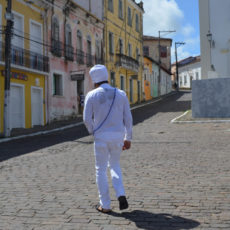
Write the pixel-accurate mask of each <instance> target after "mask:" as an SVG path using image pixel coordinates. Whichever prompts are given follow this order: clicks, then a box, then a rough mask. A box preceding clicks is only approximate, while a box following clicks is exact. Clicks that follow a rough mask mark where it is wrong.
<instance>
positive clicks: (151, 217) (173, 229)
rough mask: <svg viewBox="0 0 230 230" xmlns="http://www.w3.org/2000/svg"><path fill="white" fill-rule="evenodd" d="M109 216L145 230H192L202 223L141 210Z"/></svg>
mask: <svg viewBox="0 0 230 230" xmlns="http://www.w3.org/2000/svg"><path fill="white" fill-rule="evenodd" d="M109 215H111V216H114V217H120V218H121V217H122V218H125V219H127V220H130V221H132V222H134V223H135V224H136V226H137V227H138V228H141V229H145V230H158V229H167V230H180V229H192V228H195V227H197V226H199V225H200V223H199V222H197V221H195V220H191V219H186V218H183V217H180V216H174V215H171V214H167V213H159V214H154V213H150V212H147V211H141V210H134V211H131V212H123V213H115V212H111V213H110V214H109Z"/></svg>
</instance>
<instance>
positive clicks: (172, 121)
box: [170, 110, 230, 124]
mask: <svg viewBox="0 0 230 230" xmlns="http://www.w3.org/2000/svg"><path fill="white" fill-rule="evenodd" d="M188 112H189V110H187V111H186V112H184V113H183V114H182V115H180V116H178V117H176V118H174V119H172V120H171V121H170V123H174V124H186V123H187V124H191V123H197V124H201V123H230V120H196V121H195V120H194V121H178V119H180V118H181V117H183V116H185V115H186V114H187V113H188Z"/></svg>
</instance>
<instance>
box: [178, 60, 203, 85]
mask: <svg viewBox="0 0 230 230" xmlns="http://www.w3.org/2000/svg"><path fill="white" fill-rule="evenodd" d="M178 72H179V87H180V88H187V89H191V87H192V80H200V79H201V63H200V62H196V63H193V64H190V65H186V66H182V67H179V69H178ZM197 74H198V77H197Z"/></svg>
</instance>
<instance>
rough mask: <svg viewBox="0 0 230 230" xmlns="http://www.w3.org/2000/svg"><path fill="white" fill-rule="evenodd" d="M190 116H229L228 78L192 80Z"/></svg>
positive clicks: (229, 93) (229, 80) (229, 91)
mask: <svg viewBox="0 0 230 230" xmlns="http://www.w3.org/2000/svg"><path fill="white" fill-rule="evenodd" d="M192 116H193V117H194V118H198V117H200V118H201V117H209V118H221V117H223V118H226V117H228V118H229V117H230V78H216V79H203V80H199V81H192Z"/></svg>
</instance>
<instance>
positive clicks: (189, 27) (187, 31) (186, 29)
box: [182, 24, 195, 37]
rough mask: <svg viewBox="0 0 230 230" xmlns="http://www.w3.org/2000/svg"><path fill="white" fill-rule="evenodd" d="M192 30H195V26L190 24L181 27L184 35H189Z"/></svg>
mask: <svg viewBox="0 0 230 230" xmlns="http://www.w3.org/2000/svg"><path fill="white" fill-rule="evenodd" d="M194 32H195V28H194V27H193V26H192V25H190V24H187V25H186V26H185V27H183V28H182V34H183V35H184V36H185V37H189V36H190V35H191V34H193V33H194Z"/></svg>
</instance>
